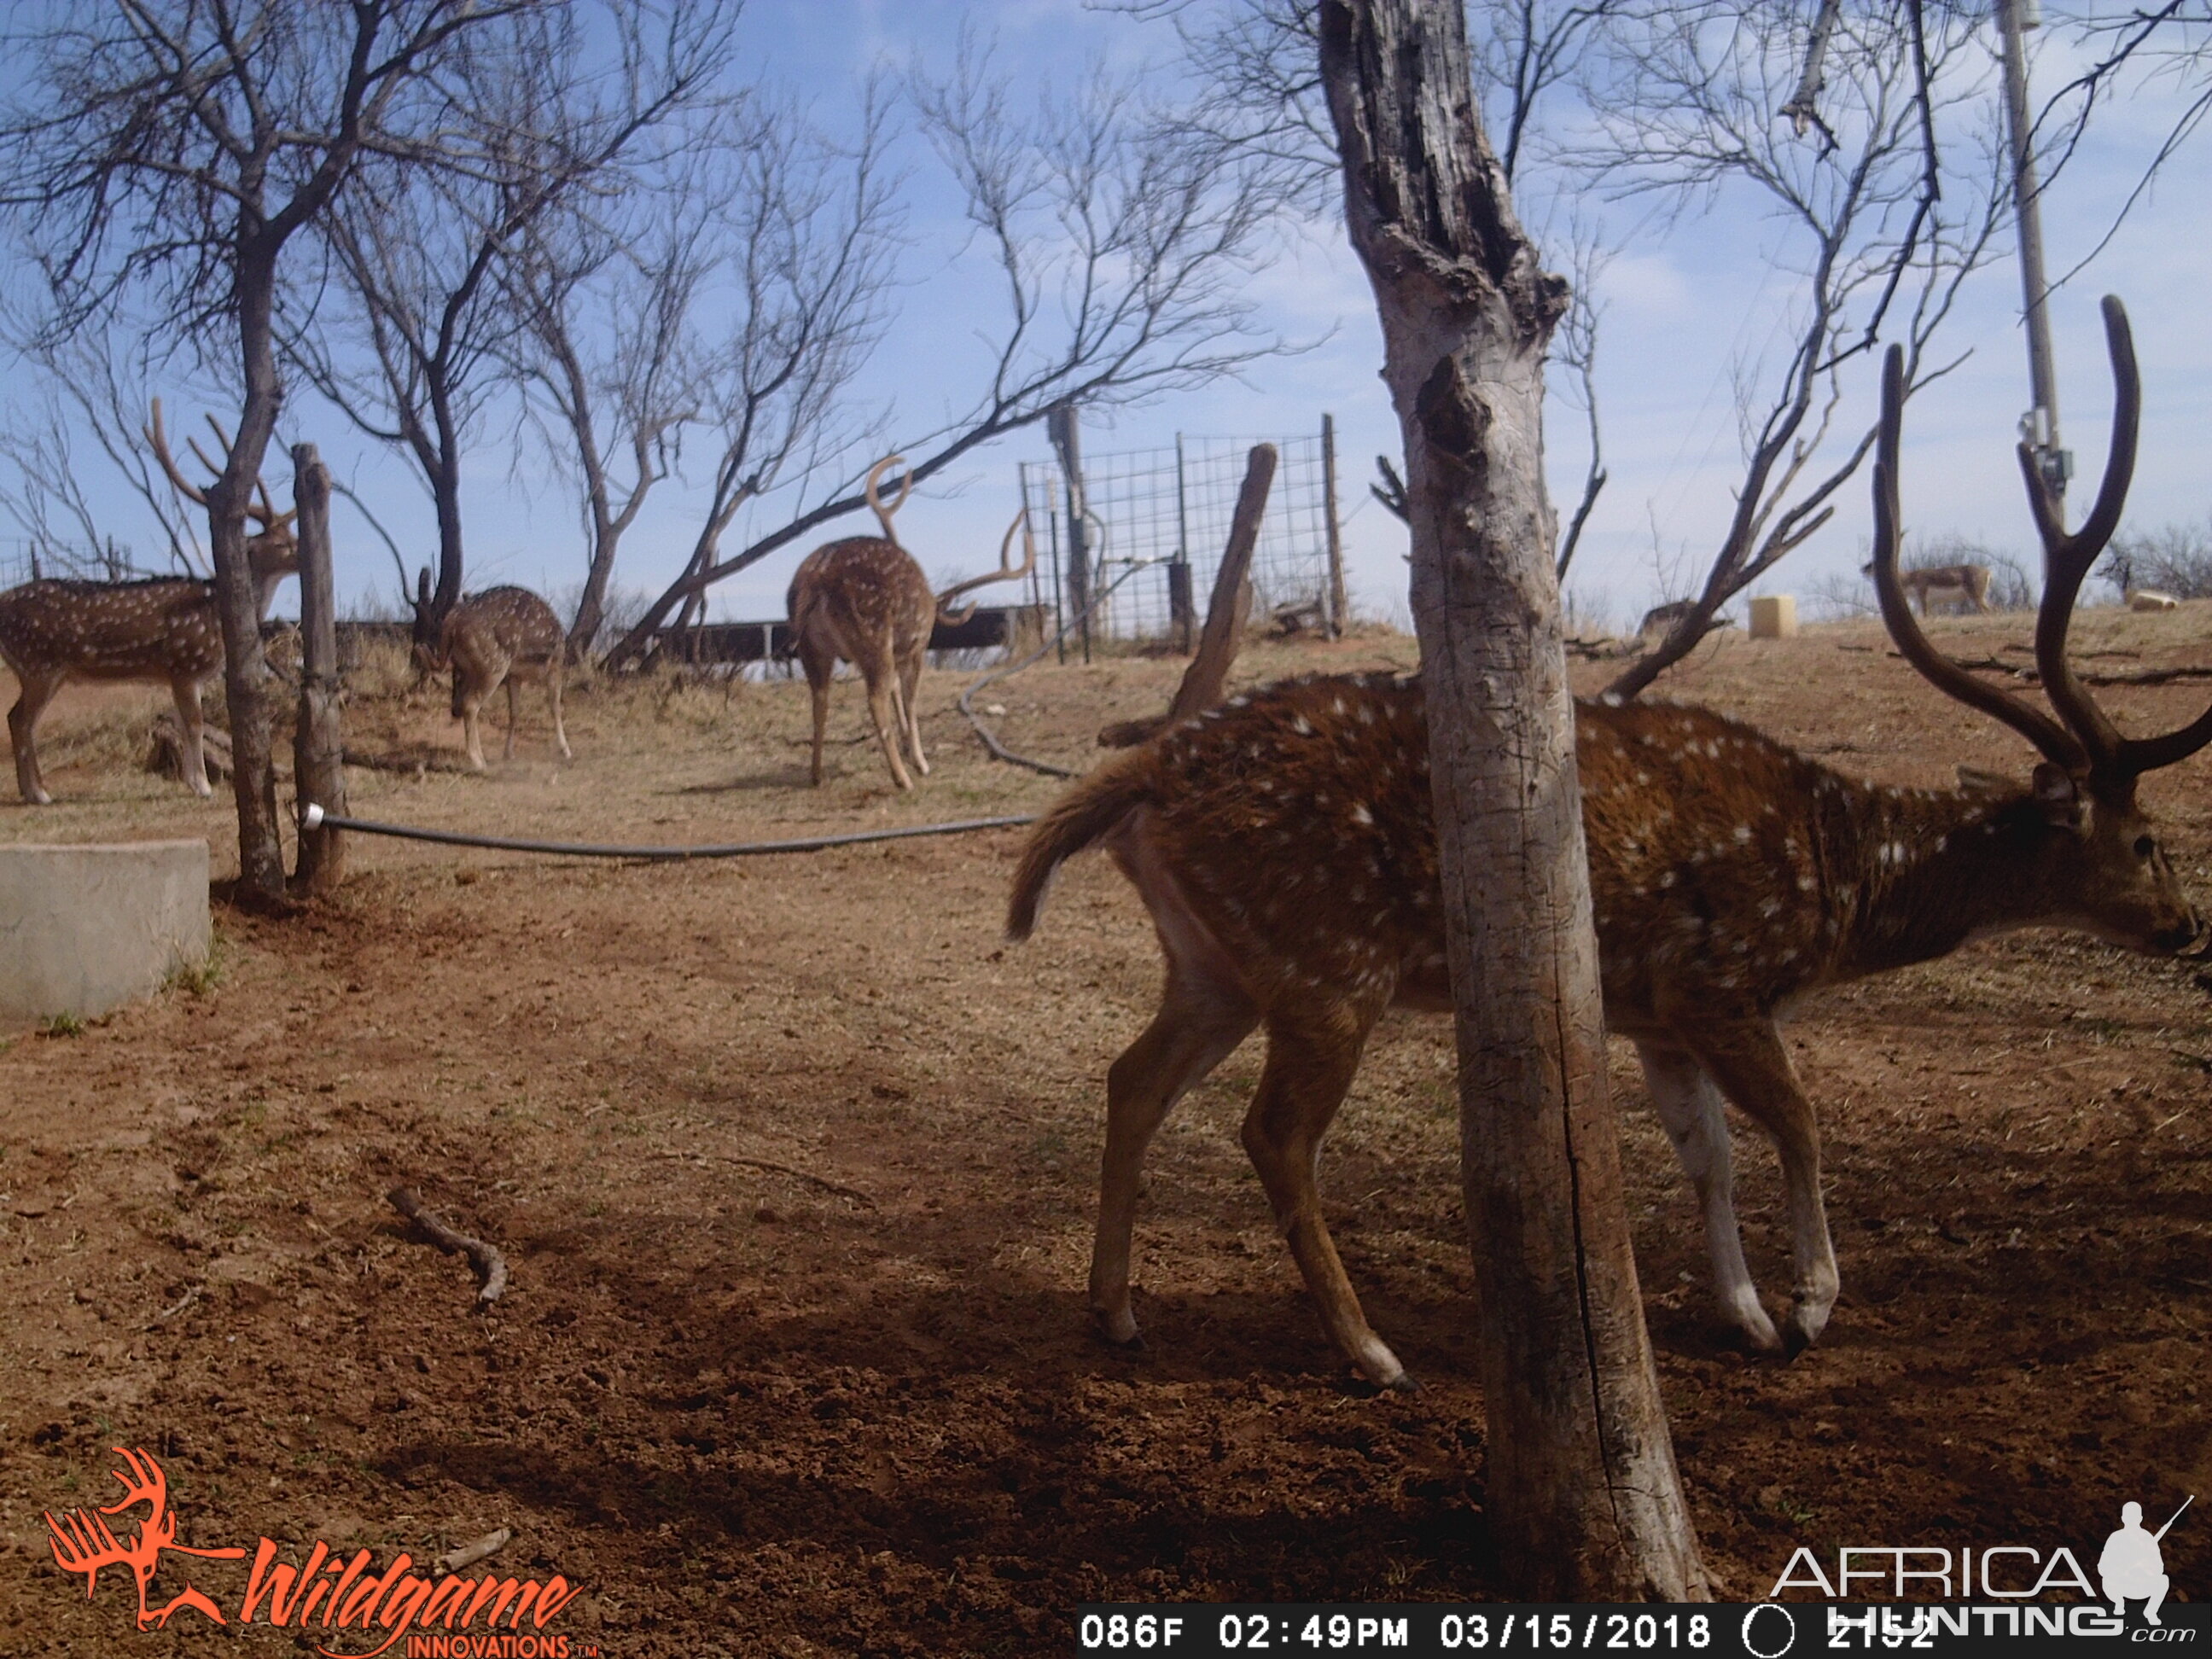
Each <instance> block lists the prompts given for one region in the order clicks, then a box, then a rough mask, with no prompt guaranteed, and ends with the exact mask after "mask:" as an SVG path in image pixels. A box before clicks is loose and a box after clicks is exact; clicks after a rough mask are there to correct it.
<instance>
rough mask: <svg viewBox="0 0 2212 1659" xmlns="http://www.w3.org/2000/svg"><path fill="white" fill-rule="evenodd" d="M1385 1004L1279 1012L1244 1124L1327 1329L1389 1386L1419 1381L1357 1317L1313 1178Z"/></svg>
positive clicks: (1250, 1150) (1270, 1025)
mask: <svg viewBox="0 0 2212 1659" xmlns="http://www.w3.org/2000/svg"><path fill="white" fill-rule="evenodd" d="M1382 1007H1383V1005H1382V1004H1381V1003H1380V1002H1376V1003H1372V1004H1370V1006H1346V1005H1339V1006H1334V1007H1327V1008H1320V1009H1310V1010H1304V1009H1302V1010H1299V1011H1297V1012H1295V1013H1290V1012H1275V1013H1271V1014H1270V1015H1269V1016H1268V1017H1267V1065H1266V1066H1264V1067H1263V1068H1262V1069H1261V1073H1260V1089H1259V1092H1258V1093H1257V1094H1256V1095H1255V1096H1254V1097H1253V1100H1252V1106H1251V1109H1250V1110H1249V1112H1247V1113H1246V1114H1245V1117H1244V1132H1243V1139H1244V1151H1245V1152H1246V1153H1247V1154H1248V1155H1249V1157H1250V1158H1251V1160H1252V1167H1253V1168H1254V1169H1255V1170H1258V1171H1259V1172H1260V1184H1261V1186H1263V1187H1265V1188H1267V1199H1268V1201H1269V1202H1270V1203H1271V1204H1273V1206H1274V1210H1275V1225H1277V1226H1278V1227H1279V1228H1280V1229H1281V1230H1282V1233H1283V1237H1284V1238H1285V1240H1286V1241H1287V1242H1288V1243H1289V1244H1290V1247H1291V1256H1292V1257H1293V1258H1294V1259H1295V1260H1296V1261H1297V1264H1298V1271H1299V1272H1300V1273H1303V1274H1304V1276H1305V1281H1306V1289H1307V1291H1310V1293H1311V1295H1312V1297H1313V1299H1314V1302H1315V1304H1316V1307H1317V1309H1318V1310H1319V1311H1320V1314H1321V1322H1322V1328H1324V1329H1326V1330H1327V1331H1328V1334H1329V1337H1330V1339H1331V1340H1333V1341H1334V1342H1335V1344H1336V1346H1338V1347H1339V1348H1340V1349H1341V1350H1342V1351H1343V1352H1344V1354H1345V1356H1346V1358H1349V1359H1350V1360H1351V1361H1352V1364H1355V1365H1357V1366H1358V1368H1359V1370H1360V1371H1361V1372H1362V1373H1363V1374H1364V1376H1366V1377H1367V1379H1368V1381H1370V1383H1375V1384H1376V1385H1377V1386H1378V1387H1381V1388H1386V1389H1412V1388H1413V1386H1414V1384H1413V1379H1412V1378H1411V1377H1409V1376H1407V1375H1406V1368H1405V1367H1404V1366H1403V1365H1401V1364H1399V1363H1398V1356H1397V1355H1395V1354H1394V1353H1392V1352H1390V1350H1389V1348H1388V1347H1387V1346H1384V1344H1383V1339H1382V1338H1381V1337H1379V1336H1377V1335H1376V1334H1375V1332H1374V1330H1373V1329H1372V1328H1370V1326H1369V1325H1368V1323H1367V1316H1366V1315H1365V1314H1364V1313H1363V1312H1361V1311H1360V1307H1359V1297H1358V1294H1357V1293H1355V1292H1354V1291H1353V1290H1352V1281H1351V1280H1350V1279H1347V1278H1346V1277H1345V1273H1344V1263H1343V1261H1342V1260H1341V1259H1340V1257H1339V1256H1338V1255H1337V1253H1336V1245H1335V1243H1334V1241H1333V1240H1332V1239H1331V1238H1330V1237H1329V1236H1328V1222H1327V1221H1325V1220H1324V1219H1323V1218H1322V1211H1321V1190H1320V1188H1319V1187H1318V1185H1317V1184H1316V1179H1315V1177H1316V1172H1317V1170H1318V1169H1319V1167H1320V1163H1321V1144H1322V1136H1324V1135H1325V1134H1327V1133H1328V1126H1329V1121H1330V1120H1331V1119H1332V1118H1334V1116H1335V1115H1336V1109H1337V1108H1338V1107H1339V1106H1340V1105H1341V1104H1343V1103H1344V1093H1345V1091H1346V1090H1347V1089H1349V1088H1350V1087H1351V1086H1352V1077H1353V1074H1354V1073H1357V1072H1358V1069H1359V1054H1360V1051H1361V1049H1362V1048H1364V1047H1365V1046H1366V1042H1367V1033H1368V1032H1369V1031H1370V1030H1372V1029H1373V1028H1374V1024H1375V1019H1376V1015H1377V1014H1379V1013H1380V1012H1382Z"/></svg>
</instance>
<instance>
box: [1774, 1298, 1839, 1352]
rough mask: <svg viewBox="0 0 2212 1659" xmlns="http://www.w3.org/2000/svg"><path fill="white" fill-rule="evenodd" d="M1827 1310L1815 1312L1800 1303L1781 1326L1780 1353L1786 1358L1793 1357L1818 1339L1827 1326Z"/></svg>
mask: <svg viewBox="0 0 2212 1659" xmlns="http://www.w3.org/2000/svg"><path fill="white" fill-rule="evenodd" d="M1827 1323H1828V1310H1826V1308H1822V1309H1820V1310H1818V1311H1817V1312H1815V1311H1814V1310H1811V1309H1808V1308H1807V1307H1805V1306H1803V1305H1802V1304H1800V1305H1799V1307H1798V1308H1797V1309H1796V1311H1795V1312H1793V1313H1792V1314H1791V1315H1790V1317H1789V1319H1788V1321H1787V1322H1784V1325H1783V1327H1782V1353H1783V1357H1784V1358H1786V1359H1795V1358H1796V1357H1797V1356H1798V1355H1799V1354H1801V1353H1802V1352H1805V1350H1806V1349H1808V1348H1809V1347H1811V1346H1813V1344H1814V1342H1815V1341H1816V1340H1819V1338H1820V1333H1821V1332H1822V1331H1823V1330H1824V1329H1826V1328H1827Z"/></svg>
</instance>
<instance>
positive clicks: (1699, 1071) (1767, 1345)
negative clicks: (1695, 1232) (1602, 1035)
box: [1636, 1042, 1782, 1352]
mask: <svg viewBox="0 0 2212 1659" xmlns="http://www.w3.org/2000/svg"><path fill="white" fill-rule="evenodd" d="M1636 1054H1637V1057H1638V1059H1639V1060H1642V1061H1643V1062H1644V1083H1645V1084H1646V1085H1647V1086H1649V1087H1650V1091H1651V1104H1652V1105H1653V1107H1654V1108H1655V1109H1656V1110H1657V1111H1658V1114H1659V1121H1660V1122H1661V1123H1662V1124H1663V1125H1665V1126H1666V1130H1667V1138H1668V1139H1669V1140H1671V1141H1673V1142H1674V1156H1675V1157H1676V1158H1680V1160H1681V1162H1682V1169H1683V1171H1684V1173H1686V1175H1687V1176H1689V1177H1690V1184H1691V1185H1692V1186H1693V1187H1695V1188H1697V1191H1698V1209H1699V1213H1700V1214H1702V1215H1703V1217H1704V1218H1705V1249H1706V1250H1707V1251H1708V1252H1709V1253H1710V1254H1711V1257H1712V1263H1713V1289H1714V1291H1716V1292H1717V1294H1718V1296H1719V1297H1720V1302H1721V1306H1722V1307H1723V1309H1724V1310H1726V1311H1727V1314H1728V1316H1729V1320H1730V1321H1731V1322H1733V1323H1734V1324H1735V1327H1736V1328H1737V1329H1739V1330H1741V1332H1742V1333H1743V1334H1744V1335H1745V1336H1746V1337H1747V1338H1748V1339H1749V1340H1750V1342H1751V1346H1753V1347H1754V1348H1760V1349H1765V1350H1766V1351H1768V1352H1778V1351H1779V1350H1780V1348H1781V1346H1782V1339H1781V1338H1780V1337H1779V1336H1778V1335H1776V1334H1775V1330H1774V1322H1773V1321H1772V1320H1771V1319H1769V1318H1768V1317H1767V1316H1766V1310H1765V1308H1762V1307H1761V1306H1759V1288H1758V1286H1757V1285H1753V1283H1752V1280H1751V1269H1750V1268H1749V1267H1746V1266H1745V1265H1744V1260H1743V1237H1742V1235H1741V1231H1739V1230H1738V1228H1737V1226H1736V1219H1735V1165H1734V1162H1733V1158H1732V1152H1731V1148H1730V1146H1729V1129H1728V1118H1727V1115H1726V1113H1725V1110H1724V1109H1723V1107H1722V1104H1721V1095H1720V1091H1719V1090H1718V1089H1717V1088H1715V1087H1714V1086H1713V1080H1712V1079H1711V1078H1710V1077H1708V1076H1707V1075H1706V1074H1705V1067H1704V1066H1700V1065H1699V1064H1698V1062H1697V1061H1696V1060H1692V1059H1691V1058H1690V1056H1689V1055H1688V1054H1685V1053H1684V1052H1683V1051H1682V1050H1681V1049H1680V1048H1673V1047H1671V1046H1669V1045H1668V1044H1665V1043H1659V1042H1638V1043H1637V1045H1636Z"/></svg>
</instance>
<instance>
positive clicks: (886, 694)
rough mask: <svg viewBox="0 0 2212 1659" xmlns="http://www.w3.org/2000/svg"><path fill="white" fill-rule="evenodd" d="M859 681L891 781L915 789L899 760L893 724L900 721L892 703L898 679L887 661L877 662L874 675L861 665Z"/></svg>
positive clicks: (902, 763) (896, 690)
mask: <svg viewBox="0 0 2212 1659" xmlns="http://www.w3.org/2000/svg"><path fill="white" fill-rule="evenodd" d="M860 674H861V678H864V679H865V680H866V681H867V683H868V718H869V719H870V720H873V721H874V722H875V724H876V741H877V742H878V743H879V744H882V745H883V749H884V759H885V760H887V761H889V762H890V768H891V781H892V782H893V783H896V785H898V787H900V788H902V789H911V788H913V787H914V780H913V779H912V778H911V777H909V776H908V775H907V769H906V763H905V762H904V761H902V760H901V759H900V758H899V743H898V730H897V724H896V722H897V721H898V720H900V719H901V718H902V717H901V716H900V714H899V713H898V710H897V708H896V706H895V703H894V702H893V700H894V699H895V698H896V696H897V695H898V678H897V674H896V671H895V670H894V669H893V668H892V666H891V665H890V663H889V662H887V661H881V660H879V661H878V662H877V663H876V664H875V665H874V668H873V671H870V669H869V667H868V665H866V664H863V665H862V666H861V670H860Z"/></svg>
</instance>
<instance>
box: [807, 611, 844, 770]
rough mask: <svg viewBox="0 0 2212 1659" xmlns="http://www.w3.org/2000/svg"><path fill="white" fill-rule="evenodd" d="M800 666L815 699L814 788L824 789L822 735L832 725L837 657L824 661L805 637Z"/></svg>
mask: <svg viewBox="0 0 2212 1659" xmlns="http://www.w3.org/2000/svg"><path fill="white" fill-rule="evenodd" d="M799 666H800V667H802V668H804V669H805V671H806V689H807V690H808V691H810V692H811V693H812V694H813V699H814V758H813V763H812V770H813V779H814V787H816V788H817V789H819V788H820V787H822V734H823V732H824V731H825V730H827V729H828V726H829V681H830V678H831V677H832V676H833V675H835V674H836V671H837V659H836V658H835V657H831V658H829V659H828V660H826V661H825V660H823V656H822V653H820V652H819V651H817V650H816V649H815V648H813V647H811V646H810V645H809V644H808V642H807V641H806V638H805V635H800V637H799Z"/></svg>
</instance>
